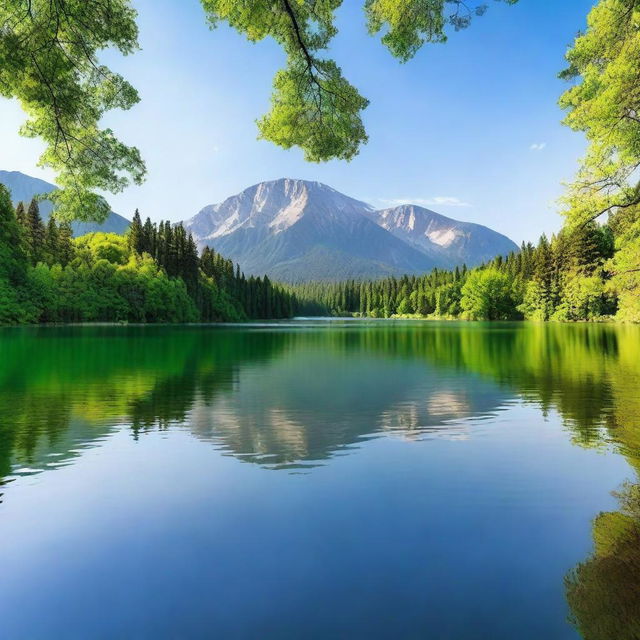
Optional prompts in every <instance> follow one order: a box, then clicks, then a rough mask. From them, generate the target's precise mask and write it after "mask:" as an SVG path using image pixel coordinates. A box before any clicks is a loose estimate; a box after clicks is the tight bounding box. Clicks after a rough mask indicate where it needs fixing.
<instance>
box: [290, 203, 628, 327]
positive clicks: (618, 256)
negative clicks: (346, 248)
mask: <svg viewBox="0 0 640 640" xmlns="http://www.w3.org/2000/svg"><path fill="white" fill-rule="evenodd" d="M639 248H640V207H636V208H628V209H624V210H620V211H619V212H618V213H616V214H615V215H612V216H611V217H610V219H609V222H608V223H607V224H605V225H600V224H598V223H596V222H593V221H592V222H588V223H585V224H582V225H580V226H576V227H574V228H570V227H567V228H565V229H564V230H563V231H561V232H560V233H559V234H558V235H557V236H554V237H553V238H552V239H551V241H549V240H548V239H547V238H546V237H545V236H542V237H541V238H540V241H539V243H538V245H537V246H535V247H534V246H533V245H531V244H526V245H525V244H523V245H522V248H521V250H520V251H519V252H517V253H516V252H513V253H511V254H509V255H508V256H507V257H506V258H504V259H503V258H502V257H498V258H496V259H494V260H492V261H491V262H489V263H487V264H485V265H482V266H481V267H478V268H476V269H472V270H467V269H466V267H463V268H462V269H458V268H456V269H455V271H440V270H437V269H436V270H434V271H432V272H431V273H429V274H427V275H424V276H419V277H416V276H403V277H402V278H399V279H398V278H387V279H385V280H379V281H376V282H356V281H349V282H342V283H337V284H329V285H327V284H325V283H311V284H306V285H300V286H298V287H296V288H294V292H295V294H296V296H297V297H298V299H299V301H300V312H301V313H303V314H306V315H317V314H336V315H344V314H356V315H361V316H369V317H374V318H380V317H382V318H388V317H391V316H394V315H400V316H406V315H415V316H420V317H432V318H462V319H468V320H510V319H523V318H524V319H528V320H556V321H580V320H604V319H613V318H615V319H616V320H622V321H630V322H640V268H638V265H637V263H638V259H639V252H638V249H639Z"/></svg>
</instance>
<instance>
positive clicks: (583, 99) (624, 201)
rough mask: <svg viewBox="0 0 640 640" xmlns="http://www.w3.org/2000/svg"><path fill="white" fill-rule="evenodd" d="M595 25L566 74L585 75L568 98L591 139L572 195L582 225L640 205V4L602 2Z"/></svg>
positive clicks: (569, 204)
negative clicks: (610, 213)
mask: <svg viewBox="0 0 640 640" xmlns="http://www.w3.org/2000/svg"><path fill="white" fill-rule="evenodd" d="M587 24H588V26H587V30H586V31H585V32H584V33H582V34H580V35H579V36H578V37H577V38H576V40H575V43H574V45H573V47H572V48H571V49H570V50H569V52H568V53H567V60H568V62H569V66H568V68H567V69H566V70H565V71H564V72H563V73H562V74H561V76H562V77H564V78H566V79H571V80H574V79H578V80H579V82H578V83H577V84H574V85H573V86H572V87H571V88H570V89H568V90H567V91H566V92H565V93H564V95H563V96H562V98H561V99H560V105H561V106H562V107H563V108H565V109H567V110H568V114H567V116H566V118H565V124H567V125H568V126H570V127H571V128H572V129H574V130H576V131H583V132H584V133H585V134H586V136H587V140H588V141H589V147H588V149H587V154H586V156H585V158H584V160H583V161H582V164H581V166H580V169H579V171H578V175H577V177H576V180H575V181H574V182H573V184H572V185H571V187H570V189H569V192H568V194H567V196H566V197H565V199H564V201H565V214H566V216H567V218H568V221H569V222H570V223H571V224H574V225H575V224H582V223H584V222H587V221H589V220H594V219H595V218H597V217H598V216H600V215H601V214H603V213H606V212H609V211H613V210H616V209H618V208H627V207H631V206H634V205H636V204H639V203H640V183H638V176H637V169H638V166H639V165H640V83H639V82H638V60H639V59H640V2H639V1H638V0H600V1H599V2H598V3H597V4H596V6H595V7H594V8H593V9H592V10H591V12H590V13H589V16H588V19H587Z"/></svg>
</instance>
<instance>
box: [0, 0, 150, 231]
mask: <svg viewBox="0 0 640 640" xmlns="http://www.w3.org/2000/svg"><path fill="white" fill-rule="evenodd" d="M135 15H136V14H135V11H134V10H133V9H132V8H131V6H130V2H129V0H108V1H107V2H86V1H85V0H65V1H64V2H59V1H56V2H51V1H50V0H3V2H2V3H0V25H2V26H1V28H0V95H1V96H3V97H5V98H15V99H17V100H18V101H19V102H20V104H21V106H22V108H23V109H24V110H25V112H26V113H27V116H28V120H27V122H26V123H25V125H24V126H23V127H22V130H21V133H22V134H23V135H26V136H28V137H39V138H41V139H42V140H43V141H44V142H45V144H46V145H47V146H46V149H45V151H44V153H43V154H42V156H41V158H40V164H41V165H42V166H46V167H50V168H52V169H54V170H55V171H56V172H57V173H58V178H57V183H58V185H59V186H60V187H61V189H60V190H57V191H55V192H53V193H52V194H50V195H49V197H50V199H51V200H53V202H54V203H55V205H56V207H57V216H58V217H59V218H60V219H63V218H64V219H67V220H72V219H73V220H104V219H105V218H106V217H107V216H108V215H109V207H108V205H107V203H106V201H105V200H104V199H103V198H102V197H100V196H99V195H97V194H96V193H95V190H96V189H102V190H105V191H110V192H112V193H115V192H118V191H121V190H122V189H123V188H124V187H126V186H127V185H128V184H129V183H130V182H131V181H133V182H135V183H140V182H141V181H142V179H143V177H144V174H145V167H144V163H143V162H142V160H141V158H140V154H139V152H138V150H137V149H135V148H133V147H127V146H126V145H124V144H123V143H122V142H120V141H119V140H118V139H117V138H116V137H115V136H114V135H113V132H112V131H111V130H110V129H103V128H101V127H100V124H99V122H100V119H101V118H102V116H103V114H104V113H105V112H106V111H108V110H109V109H114V108H120V109H129V108H130V107H131V106H133V105H134V104H135V103H136V102H137V101H138V94H137V92H136V91H135V89H134V88H133V87H132V86H131V85H130V84H129V83H128V82H126V80H124V78H122V77H121V76H120V75H118V74H117V73H114V72H113V71H111V70H110V69H108V68H107V67H105V66H103V65H101V64H100V63H99V61H98V57H97V56H98V52H99V51H101V50H103V49H107V48H115V49H118V50H119V51H120V52H122V53H123V54H128V53H131V52H133V51H134V50H135V49H136V48H137V33H138V32H137V26H136V22H135Z"/></svg>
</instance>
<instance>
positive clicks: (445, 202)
mask: <svg viewBox="0 0 640 640" xmlns="http://www.w3.org/2000/svg"><path fill="white" fill-rule="evenodd" d="M378 200H379V202H382V203H384V204H385V205H386V206H388V207H397V206H399V205H401V204H417V205H418V206H421V207H470V206H471V205H470V204H469V203H468V202H465V201H464V200H461V199H460V198H456V197H455V196H433V197H432V198H391V199H385V198H379V199H378Z"/></svg>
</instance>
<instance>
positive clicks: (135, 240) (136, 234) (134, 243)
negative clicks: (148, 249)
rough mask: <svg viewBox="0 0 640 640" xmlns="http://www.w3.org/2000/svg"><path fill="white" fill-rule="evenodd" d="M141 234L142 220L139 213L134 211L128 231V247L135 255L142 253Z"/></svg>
mask: <svg viewBox="0 0 640 640" xmlns="http://www.w3.org/2000/svg"><path fill="white" fill-rule="evenodd" d="M142 233H143V232H142V219H141V218H140V212H139V211H138V209H136V211H135V213H134V214H133V220H131V225H130V226H129V231H128V234H129V246H130V247H131V249H132V250H133V251H135V252H136V253H142Z"/></svg>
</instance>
